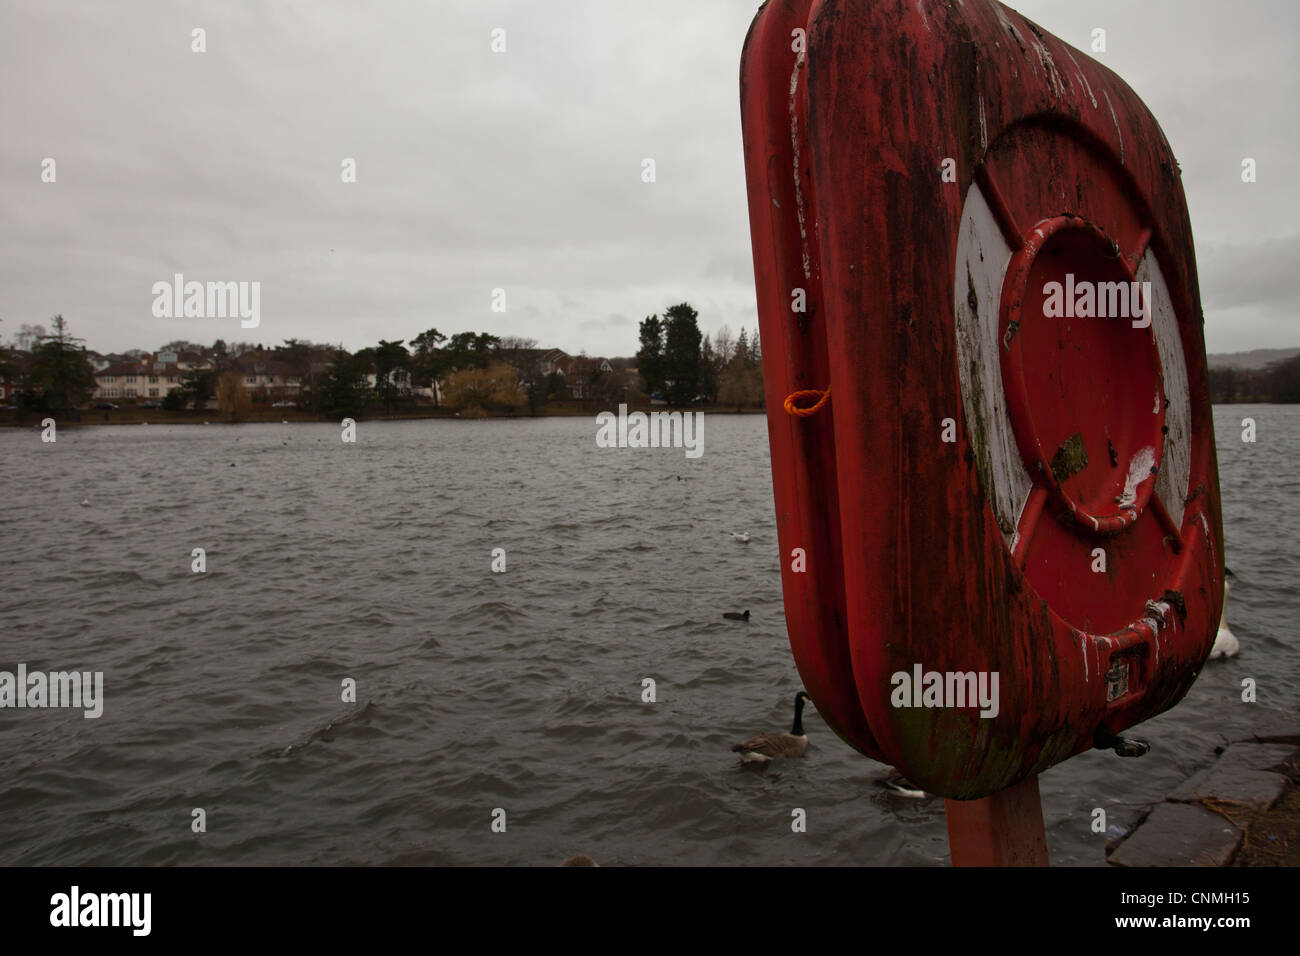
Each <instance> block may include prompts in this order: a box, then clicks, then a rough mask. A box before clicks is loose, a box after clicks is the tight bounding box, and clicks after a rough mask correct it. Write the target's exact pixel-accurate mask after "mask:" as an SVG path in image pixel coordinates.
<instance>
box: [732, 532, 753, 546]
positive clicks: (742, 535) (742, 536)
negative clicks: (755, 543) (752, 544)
mask: <svg viewBox="0 0 1300 956" xmlns="http://www.w3.org/2000/svg"><path fill="white" fill-rule="evenodd" d="M731 536H732V537H733V538H735V539H736V540H737V541H739V542H741V543H742V544H748V543H749V532H748V531H740V532H736V531H733V532H731Z"/></svg>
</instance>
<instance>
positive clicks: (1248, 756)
mask: <svg viewBox="0 0 1300 956" xmlns="http://www.w3.org/2000/svg"><path fill="white" fill-rule="evenodd" d="M1295 752H1296V748H1295V747H1294V746H1292V745H1291V744H1260V743H1249V742H1243V743H1236V744H1233V745H1232V746H1231V747H1229V748H1228V749H1227V750H1226V751H1224V753H1223V755H1222V756H1220V757H1219V759H1218V760H1216V761H1215V762H1214V763H1213V764H1211V765H1210V766H1209V767H1207V768H1206V769H1205V770H1202V771H1201V772H1200V773H1198V774H1196V776H1194V777H1192V778H1191V779H1190V780H1187V781H1186V782H1184V783H1183V785H1182V786H1180V787H1179V788H1178V789H1176V790H1175V791H1174V792H1173V793H1171V794H1169V796H1168V798H1167V799H1169V800H1174V801H1178V802H1180V803H1193V802H1195V801H1196V800H1198V799H1199V798H1201V797H1213V798H1214V799H1216V800H1230V801H1232V802H1234V803H1242V804H1245V805H1246V806H1249V807H1252V808H1254V809H1256V810H1267V809H1269V808H1270V807H1272V806H1273V804H1275V803H1277V801H1278V799H1279V798H1280V797H1281V796H1282V792H1283V791H1284V790H1285V789H1286V782H1287V780H1286V777H1285V776H1283V775H1282V774H1281V773H1277V772H1274V771H1273V768H1281V767H1286V766H1289V765H1290V761H1291V757H1292V756H1293V755H1294V754H1295Z"/></svg>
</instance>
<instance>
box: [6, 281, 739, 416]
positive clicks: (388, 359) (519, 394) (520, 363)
mask: <svg viewBox="0 0 1300 956" xmlns="http://www.w3.org/2000/svg"><path fill="white" fill-rule="evenodd" d="M52 326H53V331H52V332H47V331H46V330H45V328H44V327H43V326H29V325H24V326H23V327H22V330H21V331H20V332H19V333H18V334H17V335H16V336H15V344H16V346H17V347H18V349H19V351H18V352H17V353H16V352H15V351H14V349H13V348H10V347H3V346H0V376H2V377H3V378H4V380H5V382H7V383H11V384H14V385H15V386H16V388H15V390H14V403H15V404H16V405H18V407H20V408H23V409H32V410H51V411H62V410H71V409H74V408H78V407H84V406H85V405H86V404H87V403H88V402H90V401H91V399H92V397H93V395H94V394H95V389H96V380H95V375H96V373H95V371H94V367H93V366H92V365H91V363H90V361H89V359H88V356H87V353H86V351H85V348H84V346H83V345H82V340H81V339H79V338H75V337H73V336H72V335H71V333H70V332H69V330H68V326H67V323H66V322H65V321H64V319H63V317H62V316H61V315H59V316H55V317H54V318H53V320H52ZM159 351H160V352H175V353H177V354H178V355H183V354H192V353H197V354H198V355H199V356H201V357H202V358H201V362H202V365H203V367H191V368H188V369H186V370H184V371H181V372H179V373H177V372H172V373H169V374H179V375H180V385H179V387H178V388H172V389H171V390H168V391H165V394H163V395H162V396H161V398H160V399H159V401H161V403H162V406H163V407H164V408H166V409H169V410H173V411H182V410H187V409H193V410H196V411H197V410H201V409H206V408H209V407H211V404H212V403H213V402H214V400H215V403H216V405H217V407H218V408H219V409H220V410H221V413H222V414H223V415H224V416H228V417H229V418H230V419H231V420H233V421H237V420H239V419H240V418H242V417H244V416H245V415H246V413H247V412H248V411H249V409H250V408H251V407H253V406H254V405H256V404H259V403H267V402H271V401H273V400H274V399H275V397H276V394H277V393H276V391H275V390H274V389H272V390H268V389H266V388H261V387H259V388H257V389H256V390H254V389H253V388H252V386H251V385H248V384H246V376H247V375H251V374H253V373H252V371H251V370H250V366H249V357H250V356H252V357H253V358H254V361H255V362H257V363H260V362H262V361H264V360H265V361H267V362H268V363H271V366H270V367H271V368H272V369H274V375H273V376H272V381H275V380H276V378H279V379H284V380H290V379H292V380H296V382H297V383H298V384H297V390H296V391H294V392H291V393H289V395H290V396H291V397H292V398H293V400H294V402H295V404H296V405H297V406H298V407H299V408H302V409H306V410H310V411H315V412H319V413H321V414H324V415H327V416H330V417H342V416H352V417H355V416H357V415H360V414H362V413H363V412H364V411H365V410H366V409H368V408H373V407H378V408H381V409H383V410H384V411H385V412H391V411H392V410H393V409H394V408H396V407H398V406H399V405H402V404H405V403H414V402H415V401H416V398H415V396H414V394H413V390H414V389H421V390H425V389H427V390H428V394H429V395H431V396H432V401H433V403H434V405H435V407H436V406H438V405H439V404H442V405H445V406H446V407H447V408H448V410H454V411H456V412H457V413H459V414H461V415H464V416H470V417H472V416H478V415H486V414H499V413H502V412H509V413H524V412H526V413H527V414H533V415H535V414H538V413H539V412H540V411H541V410H542V409H543V408H544V407H545V406H546V405H547V404H548V403H552V402H556V401H564V402H576V404H577V406H578V407H580V408H582V409H584V410H590V409H591V408H593V407H600V408H611V407H613V406H614V405H616V404H617V403H619V402H629V403H637V402H644V401H646V400H647V399H651V400H658V401H663V402H665V403H667V404H670V405H675V406H686V405H695V404H701V403H703V404H713V405H718V406H720V407H724V408H732V409H735V410H737V411H740V410H743V409H757V408H762V407H763V372H762V354H761V351H760V346H759V340H758V332H757V330H754V331H753V332H752V333H751V332H749V331H747V330H745V329H741V331H740V334H739V336H737V337H735V338H733V337H732V333H731V331H730V330H729V329H728V328H727V327H726V326H723V327H722V328H721V329H720V330H718V331H717V333H715V335H714V336H713V337H712V338H710V337H709V336H708V335H704V334H702V333H701V332H700V328H699V313H698V312H697V311H696V310H695V308H694V307H692V306H691V305H690V304H689V303H687V302H680V303H678V304H676V305H673V306H671V307H669V308H668V309H666V310H664V312H663V317H662V318H661V317H660V316H659V315H657V314H656V315H651V316H647V317H646V319H645V320H644V321H642V323H641V327H640V349H639V350H638V352H637V354H636V358H635V359H630V358H628V359H618V358H614V359H607V360H601V359H591V358H588V357H587V356H586V354H585V353H583V354H581V355H580V356H578V357H576V358H570V357H568V356H563V359H562V361H563V363H564V364H563V367H560V366H559V364H558V363H557V361H556V359H555V357H554V356H553V357H552V359H551V360H550V361H547V360H546V356H547V355H548V352H547V351H546V350H543V349H539V348H538V347H537V342H536V340H534V339H527V338H520V337H511V336H505V337H502V336H497V335H493V334H491V333H487V332H469V331H467V332H457V333H455V334H452V335H446V334H444V333H443V332H441V331H440V330H438V329H437V328H429V329H426V330H425V331H423V332H421V333H419V334H418V335H416V336H414V337H413V338H411V339H410V340H409V342H408V341H406V340H403V339H396V340H386V339H381V340H380V341H379V342H378V343H377V344H376V345H373V346H369V347H367V348H363V349H361V350H359V351H357V352H349V351H347V350H346V349H344V348H342V347H341V346H332V345H326V344H317V343H313V342H310V341H307V340H305V339H297V338H291V339H285V340H284V341H283V343H282V344H280V345H277V346H271V347H267V346H264V345H260V344H253V343H248V342H227V341H225V340H224V339H217V340H216V341H215V342H213V344H212V345H211V346H204V345H200V344H196V343H193V342H189V341H185V340H176V341H173V342H169V343H168V344H167V345H164V346H163V347H162V348H161V349H160V350H159ZM148 354H149V353H145V352H143V351H140V350H133V351H130V352H127V353H125V356H126V359H128V360H131V361H139V360H141V359H147V355H148ZM559 354H560V355H561V356H562V355H563V353H559ZM185 361H191V362H194V361H199V360H196V359H195V358H193V357H191V358H189V359H185ZM634 363H635V365H636V366H637V369H636V371H637V372H638V373H639V375H637V376H633V375H631V374H630V371H629V370H630V369H631V367H632V366H633V364H634ZM257 368H258V371H259V373H261V371H262V369H261V366H260V364H259V365H257ZM280 392H281V393H283V389H281V390H280ZM281 397H285V396H284V395H283V394H281ZM426 400H427V399H426Z"/></svg>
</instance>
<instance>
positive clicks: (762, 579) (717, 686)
mask: <svg viewBox="0 0 1300 956" xmlns="http://www.w3.org/2000/svg"><path fill="white" fill-rule="evenodd" d="M1246 415H1250V416H1252V417H1254V418H1255V419H1256V421H1257V425H1258V435H1259V440H1258V441H1257V442H1256V443H1255V444H1243V443H1242V442H1241V440H1240V432H1241V428H1240V421H1241V418H1242V417H1243V416H1246ZM1215 420H1216V426H1217V429H1218V439H1219V462H1220V470H1221V474H1222V484H1223V499H1224V509H1225V525H1226V529H1227V535H1226V537H1227V553H1228V564H1229V566H1230V567H1231V568H1232V569H1233V570H1234V571H1235V572H1236V573H1237V575H1238V577H1237V579H1236V580H1235V581H1234V584H1233V591H1232V599H1231V602H1230V606H1229V614H1230V618H1231V623H1232V627H1233V629H1234V631H1235V632H1236V634H1237V636H1238V637H1239V638H1240V640H1241V644H1242V652H1241V654H1240V656H1239V657H1237V658H1235V659H1233V660H1231V661H1228V662H1215V663H1212V664H1210V665H1208V666H1207V667H1206V669H1205V671H1204V673H1203V674H1202V676H1201V677H1200V679H1199V680H1198V681H1197V683H1196V685H1195V686H1194V687H1193V689H1192V691H1191V693H1190V694H1189V696H1188V697H1187V699H1186V700H1185V701H1184V702H1183V703H1182V704H1181V705H1179V706H1178V707H1177V708H1175V709H1174V710H1173V711H1171V712H1169V713H1167V714H1165V715H1162V716H1161V717H1158V718H1156V719H1155V720H1152V721H1150V722H1148V723H1147V724H1145V725H1143V727H1142V731H1143V732H1142V736H1144V737H1146V738H1148V739H1150V740H1151V741H1152V743H1153V749H1152V752H1151V754H1150V755H1148V756H1147V757H1144V758H1142V759H1141V760H1138V761H1129V760H1119V759H1118V758H1116V757H1114V756H1113V755H1111V754H1098V753H1087V754H1084V755H1082V756H1080V757H1077V758H1075V759H1073V760H1070V761H1068V762H1067V763H1066V764H1065V765H1063V766H1060V767H1057V768H1054V769H1052V770H1050V771H1049V772H1048V773H1046V774H1045V775H1043V777H1042V778H1041V787H1042V794H1043V803H1044V812H1045V817H1046V820H1047V827H1048V840H1049V844H1050V849H1051V853H1052V859H1053V862H1055V863H1068V864H1089V865H1095V864H1100V863H1102V862H1103V852H1102V843H1101V842H1100V840H1101V838H1100V837H1099V836H1097V835H1095V834H1093V833H1091V832H1090V831H1089V828H1088V824H1089V822H1090V819H1091V816H1090V811H1091V809H1092V808H1093V807H1096V806H1103V807H1107V808H1109V813H1110V814H1111V822H1113V823H1120V824H1124V823H1128V822H1132V821H1133V820H1135V819H1137V817H1138V816H1139V815H1140V812H1141V808H1142V806H1143V805H1144V804H1145V803H1149V802H1151V801H1153V800H1158V799H1160V797H1161V796H1162V795H1163V794H1164V793H1165V792H1167V791H1168V790H1169V789H1171V788H1172V787H1173V786H1175V785H1176V784H1177V783H1178V782H1180V781H1181V780H1183V779H1184V778H1185V777H1187V776H1189V775H1190V774H1191V773H1193V772H1195V771H1196V770H1198V769H1200V768H1201V767H1203V766H1205V765H1207V764H1208V763H1209V762H1210V761H1211V760H1212V759H1213V756H1214V748H1215V746H1217V745H1219V744H1221V743H1222V742H1224V741H1225V740H1227V739H1230V738H1231V737H1232V736H1234V735H1239V734H1240V733H1241V732H1243V731H1244V729H1245V728H1246V727H1247V726H1248V725H1249V722H1250V719H1251V716H1252V714H1251V707H1252V706H1254V707H1259V708H1264V707H1271V708H1275V709H1289V710H1290V711H1292V712H1294V711H1295V710H1296V706H1297V702H1298V701H1300V679H1298V678H1297V675H1298V674H1300V667H1298V666H1297V665H1298V664H1300V643H1298V642H1297V640H1296V637H1295V631H1294V628H1295V625H1296V622H1297V618H1298V617H1300V615H1297V610H1298V609H1300V590H1298V589H1297V583H1296V582H1297V575H1298V574H1300V559H1298V557H1297V555H1298V554H1300V546H1298V545H1297V535H1298V534H1300V516H1298V515H1297V508H1296V504H1297V501H1298V500H1300V478H1297V466H1298V465H1300V408H1297V407H1294V406H1292V407H1273V406H1251V407H1244V406H1231V407H1220V408H1218V409H1216V413H1215ZM594 434H595V425H594V423H593V421H592V420H591V419H589V418H584V419H557V418H552V419H540V420H535V421H484V422H459V421H424V422H394V423H368V422H363V423H361V425H360V426H359V431H358V442H357V443H356V444H355V445H346V444H343V443H342V442H341V441H340V440H339V428H338V427H337V426H334V425H327V424H321V425H301V424H299V425H283V426H276V425H245V426H239V427H230V426H222V425H211V426H207V427H205V426H201V425H195V426H156V425H155V426H120V427H97V428H85V429H82V430H80V431H74V430H71V429H65V430H63V431H62V432H61V433H60V435H59V439H58V441H57V442H56V443H55V444H52V445H43V444H41V442H40V439H39V433H38V431H36V430H35V429H31V430H17V429H3V430H0V480H2V481H3V488H4V500H3V504H0V521H2V522H3V524H2V527H3V533H2V535H0V573H2V574H3V581H4V589H3V596H0V669H3V670H10V671H12V670H13V669H14V668H15V667H16V665H17V664H18V663H19V662H25V663H26V664H27V665H28V666H29V668H30V669H33V670H37V669H39V670H65V669H70V668H77V669H84V670H100V671H103V672H104V681H105V696H106V702H105V707H104V714H103V716H102V717H101V718H100V719H98V720H87V719H84V718H83V717H82V715H81V713H80V711H70V710H23V711H18V710H9V709H6V710H0V863H8V864H14V863H18V864H47V863H66V864H171V863H183V864H226V863H262V864H307V863H312V864H361V863H408V864H474V863H488V864H554V863H557V862H559V861H560V860H561V859H563V858H564V857H565V856H566V855H568V854H570V853H573V852H584V853H587V854H589V855H590V856H592V857H594V858H595V859H596V860H598V861H599V862H600V863H601V864H603V865H617V864H672V863H681V864H731V863H737V864H775V863H787V862H790V863H823V864H882V863H884V864H940V863H943V862H944V861H945V860H946V858H947V841H946V832H945V828H944V817H943V804H942V801H937V800H936V801H915V800H908V799H906V798H902V797H898V796H895V795H893V794H890V793H887V792H886V791H884V790H882V789H880V788H879V787H878V786H876V785H875V781H876V780H878V779H879V778H880V777H881V776H882V774H883V770H884V768H883V767H882V766H881V765H880V764H876V763H873V762H871V761H869V760H867V759H866V758H864V757H861V756H859V755H857V754H856V753H854V752H853V751H851V750H850V749H849V748H848V747H847V746H845V745H844V744H842V743H841V742H840V741H839V740H838V738H836V737H835V736H834V735H833V734H831V733H830V731H829V730H828V729H827V728H826V726H825V724H824V723H823V722H822V721H821V720H820V718H819V717H818V716H817V714H816V713H815V711H813V710H809V711H808V712H807V714H806V715H805V723H806V725H807V727H808V731H809V735H810V739H811V741H812V743H811V746H810V748H809V752H808V755H807V758H806V759H804V760H802V761H791V762H788V763H786V764H785V765H784V766H780V767H779V768H777V767H774V768H773V769H771V770H769V771H768V772H766V773H761V774H760V773H753V772H745V771H742V770H741V769H739V767H738V764H737V762H736V760H735V759H734V755H733V754H731V753H729V748H730V746H731V744H733V743H734V742H736V741H738V740H741V739H744V738H745V737H748V736H750V735H752V734H754V733H759V732H762V731H767V730H785V729H788V724H789V720H790V701H791V698H792V697H793V695H794V692H795V691H796V690H797V689H798V688H799V680H798V675H797V674H796V672H795V668H794V663H793V661H792V659H791V655H790V650H789V646H788V644H787V643H786V639H785V625H784V620H783V617H782V610H781V590H780V577H779V570H778V563H777V561H778V555H777V541H776V530H775V522H774V515H773V506H772V491H771V474H770V463H769V454H768V445H767V433H766V425H765V422H764V419H763V418H762V417H761V416H744V417H732V416H726V415H712V414H710V415H709V416H708V418H707V424H706V438H705V441H706V446H705V447H706V453H705V455H704V456H703V457H702V458H700V459H698V460H687V459H686V458H685V457H684V455H683V453H682V451H681V450H672V449H656V450H623V451H613V450H602V449H598V448H596V447H595V443H594ZM83 502H84V503H83ZM746 530H747V531H749V532H750V533H751V535H752V540H751V541H750V542H749V543H748V544H741V543H739V542H737V541H735V540H733V539H732V537H731V535H730V532H732V531H746ZM200 547H201V548H204V549H206V552H207V572H206V573H205V574H195V573H192V572H191V570H190V562H191V557H190V554H191V550H192V549H194V548H200ZM494 548H504V549H505V551H506V556H507V557H506V560H507V571H506V573H504V574H493V573H492V572H491V570H490V563H491V560H492V549H494ZM745 609H749V610H750V611H752V613H753V616H752V620H751V622H750V623H749V624H747V625H746V624H735V623H733V622H729V621H724V620H722V618H721V616H720V612H722V611H723V610H745ZM1244 676H1253V677H1255V678H1256V679H1257V680H1258V681H1259V686H1260V703H1259V704H1257V705H1245V704H1242V703H1240V681H1241V678H1242V677H1244ZM349 677H350V678H353V679H355V680H356V682H357V703H355V704H348V703H343V702H342V701H341V700H340V687H341V682H342V681H343V680H344V679H345V678H349ZM646 677H650V678H653V679H654V680H655V681H656V682H657V696H658V701H657V703H655V704H653V705H649V704H644V703H642V702H641V693H642V679H643V678H646ZM197 807H201V808H203V809H204V810H205V812H206V814H207V832H206V833H204V834H201V835H199V834H195V833H192V832H191V827H190V821H191V813H192V811H193V809H194V808H197ZM498 807H500V808H503V809H505V811H506V820H507V829H506V832H505V833H493V832H492V831H491V829H490V824H491V821H492V813H493V810H494V809H495V808H498ZM794 807H803V808H804V809H806V810H807V813H808V832H807V833H805V834H793V833H791V830H790V811H791V809H792V808H794Z"/></svg>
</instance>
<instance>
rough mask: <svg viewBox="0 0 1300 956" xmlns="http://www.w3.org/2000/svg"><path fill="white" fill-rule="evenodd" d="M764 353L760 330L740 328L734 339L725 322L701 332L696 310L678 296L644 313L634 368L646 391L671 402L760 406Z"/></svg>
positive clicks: (739, 406) (677, 403)
mask: <svg viewBox="0 0 1300 956" xmlns="http://www.w3.org/2000/svg"><path fill="white" fill-rule="evenodd" d="M762 360H763V356H762V353H761V351H760V348H759V341H758V331H757V330H755V331H754V334H753V336H752V337H751V336H750V335H749V333H748V332H746V331H745V330H744V329H741V331H740V336H739V337H738V338H736V339H735V340H733V339H732V337H731V331H730V330H729V329H728V328H727V327H726V326H725V325H724V326H723V327H722V328H721V329H719V330H718V333H717V335H716V336H715V337H714V338H713V339H712V340H710V339H709V337H708V336H707V335H701V334H700V327H699V313H698V312H697V311H696V310H695V309H694V308H692V306H691V305H690V303H687V302H681V303H678V304H677V305H674V306H671V307H670V308H668V309H665V310H664V315H663V318H662V319H661V318H660V317H659V316H658V315H657V314H656V315H649V316H646V318H644V319H643V320H642V321H641V326H640V348H639V349H638V351H637V353H636V361H637V370H638V371H639V373H640V376H641V381H642V384H643V387H644V389H645V391H646V393H647V394H648V395H649V396H650V397H651V398H652V399H656V398H657V399H662V400H663V401H664V402H666V403H667V404H669V405H694V404H696V403H700V402H704V403H709V404H715V405H720V406H723V407H728V408H731V407H734V408H735V409H736V410H737V411H740V410H742V409H744V408H761V407H762V406H763V365H762Z"/></svg>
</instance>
